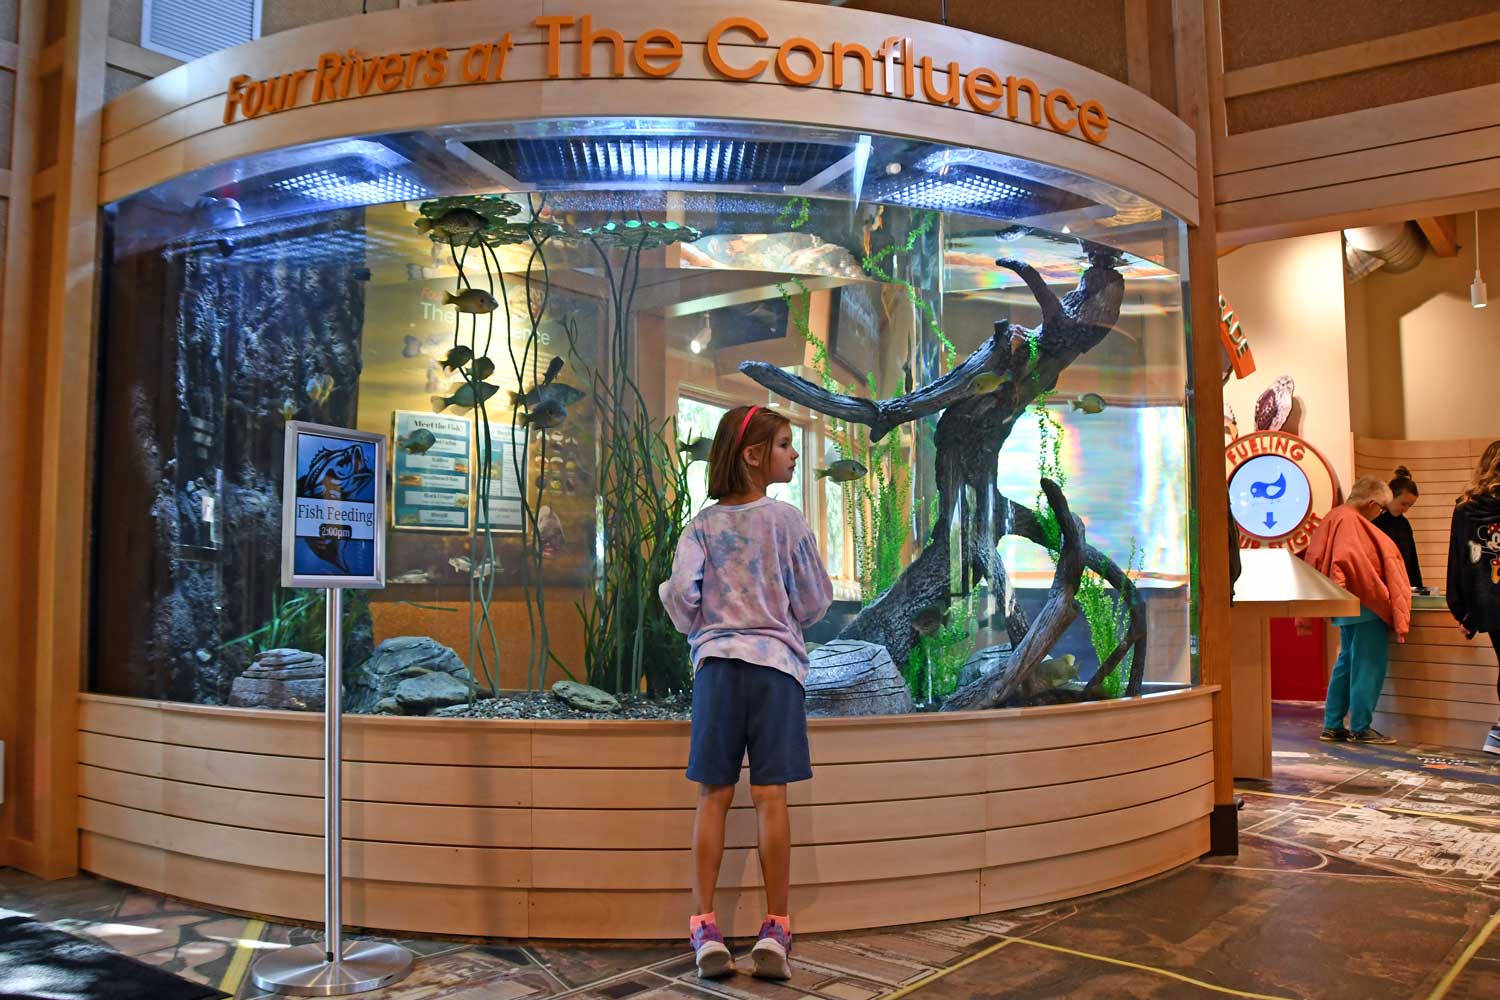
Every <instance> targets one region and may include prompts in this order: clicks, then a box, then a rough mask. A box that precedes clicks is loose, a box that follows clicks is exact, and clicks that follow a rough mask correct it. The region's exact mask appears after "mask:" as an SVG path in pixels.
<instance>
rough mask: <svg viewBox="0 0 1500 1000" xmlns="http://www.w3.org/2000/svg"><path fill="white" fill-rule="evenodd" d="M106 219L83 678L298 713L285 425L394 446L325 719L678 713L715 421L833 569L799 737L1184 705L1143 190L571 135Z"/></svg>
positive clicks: (345, 143) (297, 630)
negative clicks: (769, 423)
mask: <svg viewBox="0 0 1500 1000" xmlns="http://www.w3.org/2000/svg"><path fill="white" fill-rule="evenodd" d="M105 217H106V234H107V241H106V246H105V267H104V288H103V297H102V305H101V323H102V332H101V337H100V342H101V359H100V360H101V363H100V366H99V370H100V385H99V396H98V398H99V400H100V404H99V432H98V436H97V441H98V476H97V502H96V504H95V510H96V511H97V523H96V525H95V558H94V570H95V575H96V581H95V589H94V597H93V602H92V607H93V630H92V657H91V688H92V689H93V690H95V691H98V692H103V693H108V694H116V695H125V696H132V697H141V698H152V699H169V700H174V701H185V702H196V703H200V704H209V705H241V706H247V707H270V708H291V709H305V710H316V709H320V708H321V707H322V691H323V684H324V663H323V655H322V654H323V652H324V635H323V630H324V619H325V608H324V601H325V594H324V593H323V592H321V591H312V590H288V589H283V588H282V587H281V586H280V566H281V557H280V540H281V487H282V483H281V477H282V467H283V444H284V438H285V429H284V428H285V424H286V422H287V421H290V420H299V421H311V422H316V423H323V424H332V425H337V426H343V427H351V428H357V429H360V430H365V431H374V432H378V433H381V434H385V435H387V436H388V438H389V446H388V449H387V452H388V455H389V467H388V468H386V469H383V470H378V471H379V474H381V475H384V476H386V477H388V479H387V483H388V496H389V497H390V500H391V502H390V505H389V511H388V514H387V518H386V523H385V525H384V529H383V530H384V531H385V542H386V553H387V566H386V586H385V587H384V589H381V590H373V591H349V592H346V593H345V595H344V599H343V614H344V623H343V642H344V648H343V650H342V664H343V671H344V677H343V683H344V704H345V706H346V710H349V711H355V712H369V713H388V714H407V715H422V714H440V715H445V716H490V717H494V716H501V717H527V716H537V715H542V716H555V715H559V714H568V713H572V714H575V715H576V714H585V713H590V712H592V713H603V714H612V715H616V716H622V717H658V718H659V717H684V716H685V714H686V710H687V705H688V701H687V698H686V695H687V694H688V692H690V689H691V685H692V670H691V665H690V663H689V659H688V655H687V644H686V640H685V639H684V637H682V636H681V635H679V634H678V633H677V632H676V631H675V629H674V628H673V627H672V625H671V623H670V621H669V620H668V618H667V616H666V614H665V613H664V611H663V609H662V607H661V605H660V603H659V601H658V598H657V586H658V584H660V583H661V581H662V580H663V579H665V578H666V576H667V575H668V573H669V571H670V566H671V560H672V556H673V552H674V550H675V547H676V544H677V540H678V538H679V537H680V534H681V532H682V530H683V527H684V525H685V524H686V523H687V522H688V520H689V519H690V518H691V517H692V516H693V514H694V513H695V512H696V511H697V510H699V509H700V508H701V507H702V505H703V504H704V503H706V502H709V501H708V500H707V498H706V479H707V466H706V463H705V459H706V457H707V446H706V442H707V439H709V438H711V437H712V435H713V433H714V430H715V428H716V426H717V424H718V421H719V418H720V417H721V416H722V415H723V414H724V413H725V412H726V410H728V409H729V408H731V407H733V406H737V405H740V404H746V403H755V404H760V405H768V406H772V407H774V408H776V409H777V410H778V411H779V412H780V413H782V414H784V415H785V416H786V417H787V418H788V419H790V420H791V422H792V424H793V428H794V434H795V445H796V447H797V450H798V451H799V452H800V453H801V454H802V456H803V458H802V460H801V461H800V462H799V465H798V479H796V480H794V481H793V482H791V483H790V484H787V485H785V486H778V487H776V488H775V489H774V490H773V493H772V495H773V496H776V497H777V498H778V499H779V500H781V501H783V502H785V503H789V504H792V505H793V506H795V507H797V508H799V509H800V510H801V511H802V513H803V514H804V515H805V516H806V518H807V520H808V522H809V524H810V525H811V526H812V528H813V530H814V532H815V534H816V535H817V538H818V541H819V544H820V546H821V547H822V551H823V555H824V557H825V559H826V561H827V567H828V572H829V574H830V576H831V577H832V579H833V580H834V584H835V592H836V597H837V600H836V602H835V604H834V606H833V609H832V610H831V611H830V613H829V616H828V617H827V619H825V620H824V621H823V622H822V623H820V624H819V625H818V626H816V627H815V628H813V629H811V630H810V631H809V632H808V634H807V639H808V643H809V647H810V649H811V657H812V666H813V669H812V672H811V674H810V676H809V681H808V698H809V708H810V709H811V710H813V711H814V712H825V713H830V714H840V713H843V714H849V713H899V712H908V711H911V712H917V711H938V710H945V709H946V710H953V709H977V708H987V707H1014V706H1027V705H1040V704H1057V703H1062V702H1075V701H1085V700H1095V699H1106V698H1118V697H1132V696H1137V695H1141V694H1143V693H1150V692H1152V691H1158V690H1162V689H1165V688H1171V687H1178V686H1183V685H1188V684H1191V683H1192V682H1193V680H1194V665H1193V658H1192V649H1193V642H1192V636H1191V610H1190V606H1191V604H1192V581H1193V567H1194V565H1195V559H1194V556H1193V552H1192V544H1193V543H1192V537H1193V535H1192V531H1191V513H1190V501H1189V498H1190V496H1191V469H1190V467H1189V460H1188V455H1189V453H1190V450H1191V449H1190V447H1189V439H1188V436H1189V429H1190V426H1191V413H1190V407H1189V393H1188V377H1189V376H1188V357H1187V349H1188V348H1187V341H1186V336H1185V324H1184V317H1183V274H1182V261H1183V259H1184V247H1185V241H1184V227H1183V225H1182V223H1181V222H1180V221H1179V220H1178V219H1175V218H1173V217H1172V216H1170V215H1168V214H1167V213H1165V212H1163V211H1162V210H1161V209H1159V208H1158V207H1157V206H1155V205H1153V204H1151V203H1150V202H1149V201H1146V200H1144V199H1143V198H1141V197H1140V196H1137V195H1135V194H1132V193H1130V192H1128V191H1123V190H1119V189H1117V188H1114V187H1112V186H1110V185H1108V184H1103V183H1100V182H1098V181H1096V180H1093V179H1091V178H1088V177H1084V176H1079V175H1077V174H1073V173H1068V172H1065V171H1062V170H1059V169H1056V168H1053V167H1049V166H1046V165H1043V164H1038V163H1033V162H1029V161H1025V160H1021V159H1016V158H1012V157H1007V156H1003V155H999V154H995V153H990V152H981V151H976V150H971V149H959V148H950V147H945V146H940V145H934V144H932V143H927V142H917V141H910V140H905V139H900V138H893V137H888V136H880V135H864V134H850V133H842V132H837V131H828V130H818V129H810V128H803V127H793V126H787V125H771V124H766V125H756V124H752V123H745V122H718V121H697V120H695V121H681V120H642V119H628V120H625V119H605V120H587V121H580V120H569V121H539V122H530V123H522V124H517V123H504V124H495V125H490V126H472V125H466V126H462V127H452V128H446V129H436V130H428V131H422V132H414V133H399V134H387V135H372V136H367V137H363V138H355V139H347V140H340V141H335V142H328V143H322V144H317V145H311V146H306V147H301V148H295V149H287V150H281V151H277V152H275V153H271V154H265V155H260V156H256V157H253V158H248V159H243V160H239V161H235V162H232V163H226V164H222V165H219V166H216V167H213V168H210V169H206V170H203V171H200V172H198V173H195V174H192V175H188V176H185V177H182V178H178V179H176V180H173V181H171V182H168V183H165V184H162V185H160V186H158V187H156V188H153V189H150V190H146V191H143V192H141V193H139V194H136V195H133V196H131V197H129V198H127V199H125V200H122V201H120V202H117V203H115V204H112V205H110V206H108V207H107V209H106V210H105ZM327 558H328V560H329V561H330V565H333V566H336V565H337V561H338V553H337V551H336V549H330V550H329V552H328V553H327ZM559 681H567V682H570V683H569V684H564V685H561V687H560V688H559V689H558V691H557V693H556V694H553V689H554V686H556V685H557V682H559ZM562 698H566V699H567V703H566V704H567V705H571V706H572V707H571V708H566V707H564V702H563V701H562V700H561V699H562Z"/></svg>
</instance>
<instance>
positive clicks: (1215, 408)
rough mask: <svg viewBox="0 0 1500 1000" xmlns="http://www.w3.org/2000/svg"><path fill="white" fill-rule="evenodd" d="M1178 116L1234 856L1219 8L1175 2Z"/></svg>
mask: <svg viewBox="0 0 1500 1000" xmlns="http://www.w3.org/2000/svg"><path fill="white" fill-rule="evenodd" d="M1172 20H1173V33H1174V36H1175V37H1174V50H1175V55H1176V65H1177V114H1178V117H1179V118H1181V119H1182V120H1183V121H1185V122H1187V123H1188V124H1189V125H1191V126H1192V128H1193V131H1194V132H1195V133H1196V134H1197V140H1198V146H1197V153H1198V206H1199V224H1198V225H1197V226H1195V227H1193V228H1191V229H1189V231H1188V289H1189V301H1188V304H1187V306H1188V311H1187V315H1188V324H1189V328H1190V330H1191V343H1192V356H1193V362H1192V393H1193V413H1194V419H1193V436H1192V440H1193V458H1194V461H1195V466H1196V470H1197V471H1196V484H1195V487H1194V507H1195V510H1196V512H1197V522H1198V535H1197V538H1196V539H1195V540H1194V541H1195V544H1196V545H1197V553H1198V586H1199V589H1198V623H1197V624H1198V657H1199V664H1200V667H1201V671H1202V674H1201V679H1202V682H1203V683H1204V684H1217V685H1219V689H1220V690H1219V693H1218V695H1217V696H1216V697H1215V699H1214V813H1213V821H1212V823H1213V825H1212V831H1211V839H1212V845H1211V852H1212V853H1214V854H1233V853H1237V852H1238V849H1239V848H1238V843H1239V832H1238V816H1237V813H1236V809H1235V804H1234V752H1233V746H1232V741H1231V737H1230V701H1231V685H1232V678H1231V676H1230V644H1231V634H1232V631H1231V630H1232V622H1231V619H1230V605H1229V591H1230V588H1229V490H1228V487H1227V485H1226V483H1225V480H1224V439H1223V435H1222V434H1221V432H1220V413H1221V412H1222V410H1223V408H1224V395H1223V391H1222V385H1221V383H1220V381H1219V378H1220V376H1219V372H1220V362H1219V276H1218V252H1217V248H1216V245H1215V243H1216V239H1217V229H1216V226H1215V224H1214V166H1213V165H1214V138H1215V136H1216V135H1217V134H1218V132H1217V130H1216V127H1215V126H1216V123H1218V122H1222V120H1223V119H1222V115H1220V114H1216V113H1215V111H1214V107H1215V105H1216V104H1219V105H1222V88H1223V65H1222V57H1221V50H1220V49H1221V47H1220V34H1219V15H1218V2H1217V0H1173V3H1172Z"/></svg>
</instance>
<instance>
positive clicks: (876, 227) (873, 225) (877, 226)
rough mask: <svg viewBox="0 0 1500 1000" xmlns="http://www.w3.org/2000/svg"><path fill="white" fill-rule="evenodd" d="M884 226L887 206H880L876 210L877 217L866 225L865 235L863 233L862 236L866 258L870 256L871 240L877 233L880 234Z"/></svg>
mask: <svg viewBox="0 0 1500 1000" xmlns="http://www.w3.org/2000/svg"><path fill="white" fill-rule="evenodd" d="M884 225H885V206H884V205H878V206H876V208H875V216H874V218H873V219H871V220H870V221H869V222H867V223H865V226H864V233H863V236H862V238H861V241H860V242H861V243H862V244H863V246H864V249H865V256H866V257H868V256H870V239H871V237H873V236H874V235H875V234H876V233H877V232H879V231H880V230H881V228H882V227H883V226H884Z"/></svg>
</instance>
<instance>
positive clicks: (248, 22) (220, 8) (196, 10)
mask: <svg viewBox="0 0 1500 1000" xmlns="http://www.w3.org/2000/svg"><path fill="white" fill-rule="evenodd" d="M260 4H261V0H145V3H144V7H143V8H142V10H141V47H142V48H146V49H150V50H151V51H153V52H160V53H162V54H163V55H168V56H171V57H172V58H173V59H182V60H184V61H187V60H190V59H197V58H198V57H200V56H206V55H208V54H209V53H211V52H217V51H219V50H220V49H227V48H229V47H230V46H231V45H239V44H240V43H241V42H248V41H250V40H252V39H255V38H259V37H260Z"/></svg>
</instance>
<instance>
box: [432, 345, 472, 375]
mask: <svg viewBox="0 0 1500 1000" xmlns="http://www.w3.org/2000/svg"><path fill="white" fill-rule="evenodd" d="M472 360H474V352H473V351H472V350H470V349H469V348H467V347H463V346H459V347H455V348H453V349H452V350H451V351H449V352H448V353H447V354H445V355H443V360H442V361H441V362H439V363H440V364H441V365H442V366H443V369H444V370H445V371H450V372H455V371H458V370H459V369H460V368H462V367H463V366H464V365H466V364H468V363H469V362H470V361H472Z"/></svg>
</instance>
